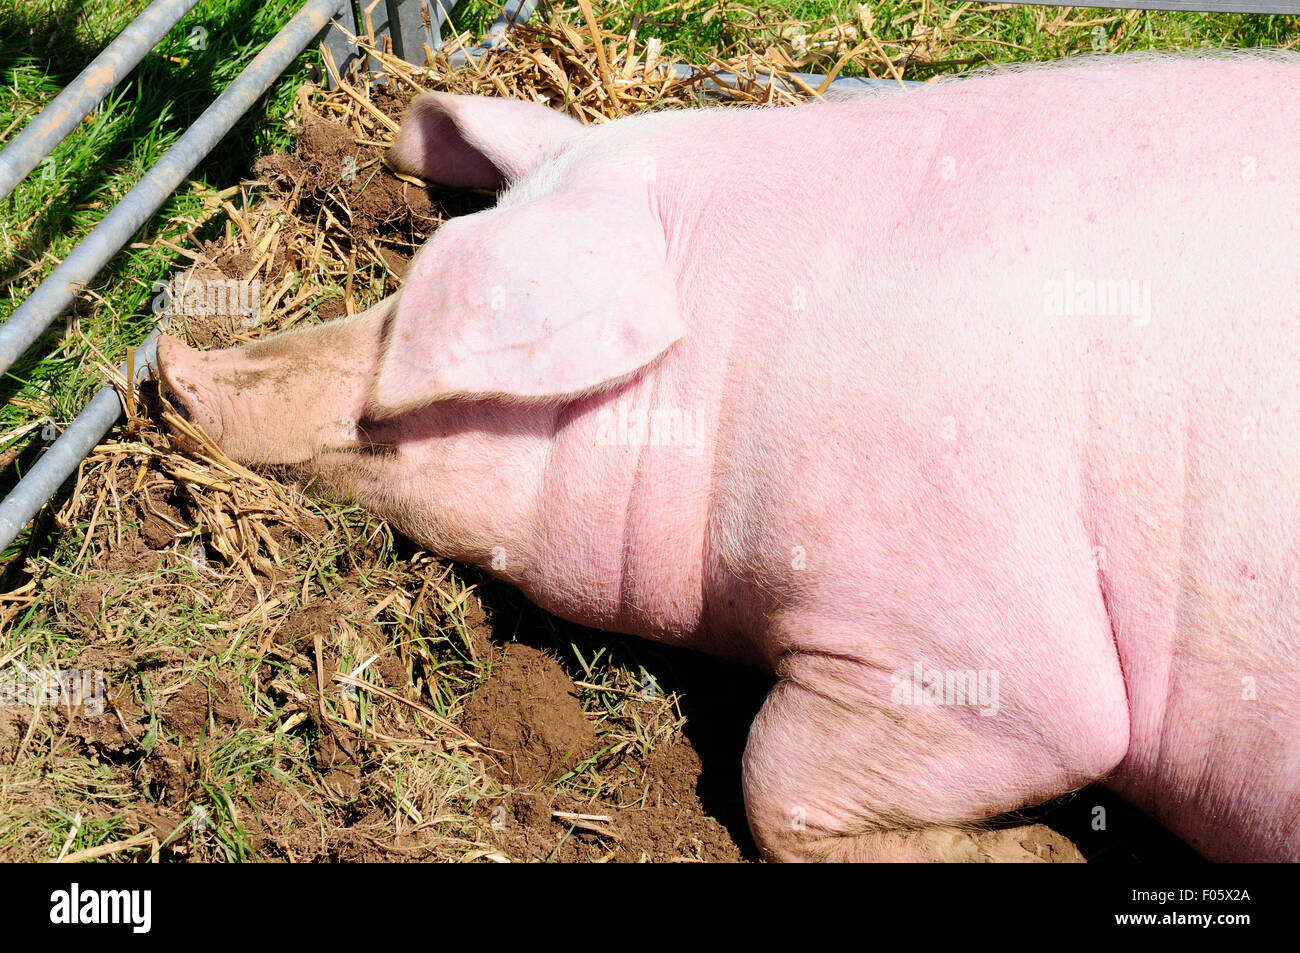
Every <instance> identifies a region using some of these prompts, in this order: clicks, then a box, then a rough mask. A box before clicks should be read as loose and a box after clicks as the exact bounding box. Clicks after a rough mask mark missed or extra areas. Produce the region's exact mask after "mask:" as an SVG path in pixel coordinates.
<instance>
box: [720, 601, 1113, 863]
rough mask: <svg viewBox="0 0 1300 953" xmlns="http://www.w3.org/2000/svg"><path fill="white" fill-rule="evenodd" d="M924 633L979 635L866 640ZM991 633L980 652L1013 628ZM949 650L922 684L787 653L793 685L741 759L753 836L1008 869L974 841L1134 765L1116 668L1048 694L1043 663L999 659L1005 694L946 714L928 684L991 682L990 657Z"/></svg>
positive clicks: (1108, 664) (821, 856)
mask: <svg viewBox="0 0 1300 953" xmlns="http://www.w3.org/2000/svg"><path fill="white" fill-rule="evenodd" d="M1019 621H1020V622H1021V623H1022V624H1023V623H1024V621H1025V620H1024V619H1020V620H1019ZM840 624H841V625H842V623H840ZM918 634H920V635H921V636H922V637H923V639H922V641H929V642H930V643H931V644H934V645H944V646H945V647H946V648H949V649H950V648H951V647H952V646H954V645H956V646H961V645H962V644H963V643H965V642H966V641H967V640H966V638H965V636H966V635H975V634H974V633H968V634H963V633H945V634H944V636H943V639H942V640H941V639H940V638H939V637H938V635H939V634H938V633H918V632H917V631H916V630H915V629H914V628H912V627H910V626H906V625H904V626H900V627H899V628H898V629H897V630H895V631H893V632H891V631H889V630H888V627H885V626H881V627H880V630H879V631H874V632H870V631H869V632H865V633H862V634H860V638H861V639H862V641H863V642H866V643H867V644H873V645H877V646H890V645H898V644H900V641H902V640H911V639H914V638H915V637H916V636H917V635H918ZM1021 635H1022V637H1028V633H1025V632H1023V631H1022V632H1021ZM1092 635H1093V636H1094V638H1091V639H1089V640H1088V641H1090V642H1094V643H1095V642H1096V641H1097V640H1103V641H1104V640H1105V633H1102V632H1097V633H1092ZM978 636H979V638H977V639H974V640H973V642H972V643H971V644H974V645H980V644H981V643H980V640H985V641H987V640H990V639H992V640H996V639H997V638H999V637H1005V636H1006V633H999V632H981V633H979V634H978ZM791 639H792V640H793V641H794V643H796V644H797V643H798V642H799V641H802V642H804V644H809V643H812V644H819V645H822V646H825V645H828V644H836V643H838V642H839V639H838V638H836V637H835V636H830V637H828V636H827V634H826V632H825V631H823V632H821V633H820V634H819V635H817V636H815V637H813V638H804V639H800V638H799V636H798V635H796V634H794V633H793V632H792V633H791ZM883 654H884V655H888V654H889V653H888V652H887V651H886V652H885V653H883ZM947 654H948V659H947V661H945V662H940V663H939V665H934V664H933V659H931V661H930V662H923V663H922V666H921V670H920V673H919V677H918V672H917V671H916V669H915V666H908V665H906V664H901V663H899V662H897V661H889V662H886V663H885V664H883V665H882V664H881V663H882V661H883V659H882V657H881V656H877V657H876V658H874V659H868V660H863V659H855V658H852V657H849V656H846V655H839V654H837V653H835V652H834V651H820V650H814V651H789V652H787V653H786V654H785V655H784V656H783V657H782V658H781V659H780V661H779V663H778V665H777V674H778V675H779V676H780V680H779V682H778V683H777V684H776V685H775V686H774V687H773V689H772V691H771V693H770V694H769V695H768V698H767V700H766V702H765V703H764V705H763V707H762V709H761V710H760V712H759V714H758V717H757V718H756V719H755V722H754V725H753V727H752V728H751V730H750V734H749V741H748V744H747V746H746V749H745V757H744V785H745V803H746V809H747V811H748V814H749V820H750V827H751V829H752V831H753V834H754V839H755V841H756V842H757V844H758V846H759V847H760V849H761V850H762V851H763V853H764V854H765V855H766V856H767V857H769V858H771V859H778V860H845V861H850V860H851V861H954V860H956V861H963V860H964V861H979V860H986V859H992V858H993V857H995V856H997V857H998V859H1007V858H1006V855H1005V853H1002V852H1001V851H999V850H998V842H999V835H998V833H997V832H992V831H989V832H986V833H980V834H977V835H976V836H975V837H974V838H972V836H971V833H970V832H972V831H980V830H981V824H982V822H984V821H987V820H989V819H991V818H994V817H996V816H998V815H1001V814H1005V813H1007V812H1009V811H1014V810H1018V809H1021V808H1024V807H1027V806H1032V805H1036V804H1040V803H1042V802H1044V801H1047V800H1049V799H1051V798H1053V797H1057V796H1060V795H1062V794H1066V793H1068V792H1070V791H1072V790H1075V789H1077V788H1079V787H1082V786H1084V785H1086V784H1090V783H1093V782H1095V781H1097V780H1100V779H1101V778H1103V777H1104V776H1105V775H1106V774H1107V773H1108V772H1109V771H1110V770H1111V769H1113V768H1114V767H1115V766H1116V765H1117V764H1118V763H1119V762H1120V760H1121V759H1122V758H1123V755H1124V752H1125V749H1126V746H1127V738H1128V720H1127V708H1126V706H1125V704H1124V692H1123V681H1122V678H1121V677H1120V674H1119V670H1118V661H1117V660H1115V659H1110V660H1106V659H1104V658H1103V659H1099V660H1098V665H1097V667H1095V668H1093V670H1092V671H1093V672H1094V675H1093V676H1092V677H1091V679H1090V682H1089V684H1086V685H1075V686H1072V687H1071V688H1069V689H1066V690H1064V691H1054V690H1052V689H1048V690H1047V691H1042V690H1040V688H1039V687H1038V686H1037V685H1036V684H1035V681H1034V679H1035V677H1037V676H1038V675H1039V673H1037V672H1035V671H1034V670H1033V669H1034V668H1035V667H1036V664H1035V662H1033V661H1030V660H1021V664H1020V666H1019V667H1018V666H1017V665H1016V662H1015V660H1014V659H1011V660H1005V659H1004V660H1002V661H1000V662H997V663H994V664H996V665H999V666H1000V667H1001V669H1002V670H1001V676H1002V678H1001V684H1000V685H999V686H998V688H999V691H998V692H997V693H996V696H995V697H993V698H989V697H984V698H982V699H981V697H980V696H979V693H978V690H977V693H976V695H975V696H974V697H970V698H964V699H963V698H957V699H955V701H956V703H954V698H953V697H952V695H951V693H950V694H949V695H948V697H947V698H946V699H944V700H943V701H942V703H939V704H934V703H933V696H931V700H930V701H927V700H926V699H925V697H924V695H925V686H926V684H927V683H926V678H927V677H931V678H932V677H933V676H935V675H939V676H941V677H942V676H943V675H944V674H945V673H961V675H963V676H964V675H965V673H967V672H972V671H973V672H975V675H976V679H977V680H978V678H979V675H980V671H979V670H980V668H981V664H980V662H978V661H976V660H975V659H974V658H972V657H970V656H966V657H963V653H962V652H961V651H960V649H959V650H958V651H957V652H955V653H953V652H948V653H947ZM1026 662H1028V664H1025V663H1026ZM893 665H899V668H898V669H893V668H892V666H893ZM984 665H985V666H987V665H988V663H987V662H985V663H984ZM940 666H943V667H940ZM967 666H970V667H969V668H967ZM1048 681H1052V679H1048ZM929 684H930V686H931V687H934V684H935V683H933V682H930V683H929ZM958 691H959V693H960V689H958ZM981 702H983V703H984V705H983V708H982V709H981ZM1003 847H1005V845H1003ZM1023 859H1026V860H1030V859H1033V858H1031V857H1029V856H1028V855H1026V856H1025V857H1024V858H1023Z"/></svg>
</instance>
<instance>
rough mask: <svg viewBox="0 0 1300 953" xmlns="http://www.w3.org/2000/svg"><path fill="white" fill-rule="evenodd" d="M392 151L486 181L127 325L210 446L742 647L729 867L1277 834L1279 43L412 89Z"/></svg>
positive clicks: (1240, 850) (677, 631) (1285, 617)
mask: <svg viewBox="0 0 1300 953" xmlns="http://www.w3.org/2000/svg"><path fill="white" fill-rule="evenodd" d="M391 157H392V159H393V162H394V164H395V166H396V167H397V168H399V169H401V170H403V171H406V172H409V173H412V174H415V175H419V176H422V177H424V178H426V179H429V180H432V181H435V182H441V183H445V184H447V185H451V186H478V187H484V186H486V187H490V188H502V189H504V191H502V193H501V196H500V200H499V202H498V203H497V205H496V206H495V207H494V208H492V209H490V210H488V211H484V212H480V213H478V214H475V215H467V216H465V217H463V218H459V219H456V220H454V221H452V222H450V223H448V224H447V225H445V226H444V227H443V228H442V229H441V230H440V231H439V232H438V233H437V234H436V235H435V236H434V237H433V238H432V239H431V240H430V241H429V242H428V243H427V244H426V245H425V246H424V248H423V249H422V250H421V251H420V253H419V254H418V255H417V256H416V258H415V259H414V261H413V262H412V264H411V266H410V269H409V272H408V274H407V276H406V279H405V286H404V288H403V290H402V291H401V292H400V293H399V294H396V295H394V296H392V297H391V298H389V299H387V300H386V301H384V302H382V303H381V304H379V305H377V306H376V307H374V308H372V309H370V310H369V311H367V312H365V313H363V314H359V315H357V316H355V317H352V318H348V319H346V320H340V321H336V322H331V323H328V324H325V325H322V326H318V327H313V328H310V329H307V330H301V331H295V332H292V333H287V334H284V335H282V336H276V337H272V338H269V339H267V340H265V341H262V342H259V343H255V344H251V345H248V346H245V347H241V348H235V349H230V350H224V351H216V352H210V353H199V352H197V351H195V350H193V349H191V348H189V347H187V346H185V345H184V344H182V343H180V342H179V341H176V340H172V339H164V340H163V342H162V343H161V345H160V348H159V358H160V364H161V370H162V376H163V380H164V381H165V383H166V386H167V387H168V388H169V390H170V391H171V392H172V393H173V394H174V395H175V396H176V398H177V399H178V400H179V401H180V402H181V403H182V404H183V405H184V406H185V407H186V408H187V409H188V412H189V413H190V414H191V416H192V418H193V419H194V420H195V421H196V422H198V423H199V424H201V425H202V426H203V427H204V428H205V429H206V430H207V431H208V432H209V433H210V434H211V435H212V436H213V437H214V438H215V439H216V440H217V441H218V442H219V444H220V445H221V446H222V447H223V448H224V449H225V450H226V451H227V452H228V453H229V454H230V455H231V456H232V457H234V458H236V459H238V460H241V461H245V462H249V463H285V464H300V465H302V467H303V468H304V470H305V471H306V472H310V473H312V474H315V475H318V477H319V480H320V481H321V484H322V485H323V486H324V487H325V488H326V489H327V490H328V491H329V492H333V493H337V494H342V495H346V496H348V497H350V498H352V499H355V500H356V501H357V502H359V503H360V504H362V505H364V506H366V507H368V508H370V509H372V510H373V511H375V512H376V513H378V514H380V515H382V516H383V517H385V518H387V519H389V520H390V521H391V522H392V523H393V525H394V526H396V527H398V528H399V529H401V530H402V531H403V532H405V533H407V534H408V535H409V536H410V537H411V538H412V539H413V540H415V541H417V542H418V543H419V544H421V545H423V546H426V547H429V548H430V549H432V550H433V551H435V552H438V553H441V554H443V555H445V556H447V557H450V558H454V559H458V560H464V561H467V562H470V563H475V564H477V565H480V566H483V567H484V568H486V569H488V570H489V571H491V572H493V573H494V574H496V575H497V576H499V577H501V578H502V579H505V580H508V581H509V582H511V583H513V584H515V585H517V586H518V587H519V588H520V589H521V590H522V591H523V592H524V593H525V594H526V595H528V596H529V597H530V598H531V599H533V600H535V601H536V602H537V603H538V604H539V605H541V606H542V607H544V608H545V609H547V610H549V611H551V612H553V613H555V614H557V615H560V616H563V617H565V618H568V619H572V620H575V621H577V622H580V623H583V624H585V625H589V626H594V627H597V628H601V629H606V630H609V631H616V632H627V633H634V634H637V635H642V636H646V637H649V638H652V639H658V640H661V641H664V642H670V643H674V644H681V645H690V646H695V647H698V648H701V649H705V650H708V651H711V652H715V653H719V654H721V655H725V656H729V657H732V658H735V659H739V660H743V661H746V662H750V663H754V664H757V665H761V666H763V667H766V668H767V669H769V670H771V671H772V672H774V673H775V675H776V676H777V677H778V681H777V683H776V685H775V687H774V688H773V689H772V691H771V694H770V695H769V696H768V698H767V701H766V703H765V704H764V705H763V708H762V710H761V711H760V713H759V715H758V717H757V719H756V721H755V722H754V725H753V727H752V729H751V731H750V735H749V742H748V746H747V748H746V751H745V757H744V766H743V777H744V793H745V802H746V807H747V811H748V815H749V821H750V825H751V828H752V831H753V834H754V837H755V839H756V841H757V843H758V845H759V847H760V848H761V849H762V851H763V852H764V854H765V855H766V856H768V857H771V858H781V859H794V858H834V859H861V860H892V859H943V858H946V857H948V856H950V850H951V846H952V845H953V844H954V843H955V842H956V840H957V838H956V837H955V832H956V831H959V830H967V829H971V828H975V827H978V826H979V825H980V823H981V822H982V821H984V820H986V819H988V818H991V817H994V816H995V815H999V814H1002V813H1004V812H1008V811H1013V810H1016V809H1019V808H1023V807H1025V806H1027V805H1034V804H1038V803H1041V802H1043V801H1045V800H1047V799H1049V798H1052V797H1054V796H1057V795H1061V794H1063V793H1066V792H1069V791H1072V790H1075V789H1077V788H1079V787H1081V786H1083V785H1087V784H1089V783H1092V782H1095V781H1105V782H1106V783H1107V784H1108V785H1110V786H1111V787H1112V788H1113V789H1115V790H1116V791H1118V792H1119V793H1120V794H1122V795H1124V796H1125V797H1127V798H1128V799H1130V800H1131V801H1133V802H1134V803H1135V804H1137V805H1139V806H1140V807H1142V808H1144V809H1145V810H1147V811H1149V812H1151V813H1152V814H1154V815H1156V816H1157V817H1158V818H1159V819H1160V820H1161V821H1162V822H1164V823H1165V824H1166V825H1167V826H1168V827H1169V828H1170V829H1172V830H1173V831H1174V832H1175V833H1177V834H1179V835H1180V836H1182V837H1183V838H1185V839H1186V840H1187V841H1188V842H1189V843H1190V844H1192V845H1193V846H1195V847H1196V848H1197V849H1198V850H1200V851H1201V852H1202V853H1204V854H1205V855H1206V856H1208V857H1211V858H1216V859H1222V860H1235V859H1254V860H1283V859H1285V860H1293V861H1294V860H1300V277H1297V276H1298V274H1300V273H1298V272H1297V262H1300V224H1297V223H1298V222H1300V57H1295V56H1283V55H1276V56H1241V57H1234V58H1209V59H1188V58H1169V57H1160V58H1144V57H1138V58H1127V57H1126V58H1118V59H1103V60H1098V61H1088V62H1084V63H1078V62H1074V63H1068V64H1066V65H1064V66H1062V67H1058V68H1050V69H1039V70H1028V71H1024V72H1017V73H1010V74H1004V75H991V76H988V75H986V76H982V77H976V78H969V79H960V80H955V81H950V82H944V83H939V84H936V85H933V86H931V87H928V88H925V89H922V90H919V91H916V92H910V93H905V94H903V93H900V94H886V95H876V96H866V97H858V98H851V99H848V100H844V101H837V102H827V103H817V104H810V105H804V106H798V107H792V108H750V109H706V110H698V111H673V112H662V113H655V114H649V115H644V116H638V117H636V118H632V119H626V120H619V121H617V122H611V123H608V124H605V125H599V126H595V127H582V126H580V125H579V124H578V123H576V122H575V121H573V120H571V119H569V118H567V117H565V116H563V115H561V114H559V113H558V112H555V111H552V110H549V109H547V108H545V107H542V106H538V105H531V104H525V103H522V102H513V101H506V100H496V99H482V98H472V97H462V96H453V95H447V94H440V93H428V94H425V95H423V96H421V97H420V98H419V99H418V100H417V101H416V102H415V104H414V105H413V106H412V108H411V111H410V113H409V114H408V116H407V118H406V122H405V123H404V125H403V128H402V132H401V134H400V136H399V138H398V140H397V143H396V145H395V146H394V147H393V150H392V154H391Z"/></svg>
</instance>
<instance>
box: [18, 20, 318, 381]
mask: <svg viewBox="0 0 1300 953" xmlns="http://www.w3.org/2000/svg"><path fill="white" fill-rule="evenodd" d="M342 3H343V0H309V2H308V3H307V4H306V5H305V6H303V8H302V9H301V10H300V11H298V13H297V14H296V15H295V16H294V17H293V19H292V20H290V21H289V23H288V25H286V26H285V28H284V29H283V30H281V31H280V32H279V33H278V34H276V36H275V38H274V39H273V40H271V42H270V43H268V44H267V45H266V47H265V48H264V49H263V50H262V52H261V53H259V54H258V55H257V57H256V58H255V59H254V60H253V62H252V63H250V64H249V65H248V67H247V68H246V69H245V70H244V71H243V72H242V73H240V74H239V76H237V77H236V78H235V79H234V81H233V82H231V84H230V85H229V86H228V87H226V89H225V91H224V92H223V93H222V94H221V95H220V96H218V97H217V99H216V101H215V102H213V104H212V105H211V106H209V107H208V108H207V109H206V110H204V112H203V115H202V116H200V117H199V118H198V120H197V121H196V122H195V123H194V125H192V126H191V127H190V128H189V129H188V130H186V132H185V135H183V136H181V138H180V140H179V141H177V143H176V145H174V146H172V147H171V149H169V150H168V151H167V154H166V155H164V156H163V157H162V158H161V159H159V160H158V163H157V164H156V165H155V166H154V167H153V168H152V169H150V170H149V171H148V172H147V173H146V174H145V176H144V178H142V179H141V180H140V181H139V182H137V183H136V184H135V187H134V188H132V189H131V191H130V192H128V193H127V194H126V196H125V197H124V198H123V199H122V201H120V202H118V204H117V205H115V206H114V207H113V210H112V211H111V212H109V213H108V214H107V215H105V216H104V219H103V221H101V222H100V223H99V224H98V225H97V226H95V228H94V230H93V231H91V233H90V234H89V235H87V236H86V237H85V238H84V239H82V241H81V244H79V245H78V246H77V247H76V248H75V249H74V250H73V252H72V254H70V255H68V257H67V258H65V259H64V260H63V262H62V264H60V265H59V266H58V267H57V268H55V269H54V271H53V272H52V273H51V274H50V276H49V277H48V278H46V279H45V280H44V281H43V282H41V284H40V286H39V287H38V288H37V289H36V290H35V291H34V292H32V294H31V296H30V297H28V298H27V300H26V301H24V302H23V303H22V304H21V305H20V306H19V307H18V309H17V310H16V311H14V313H13V314H12V315H11V316H10V318H9V320H8V321H6V322H5V324H4V326H3V327H0V372H2V371H6V370H8V369H9V368H10V367H12V366H13V364H14V362H15V361H17V360H18V359H19V358H20V357H22V355H23V353H24V352H25V351H26V350H27V349H28V348H29V347H31V345H32V343H33V342H34V341H35V340H36V339H37V338H38V337H40V336H41V334H42V333H43V332H44V331H45V329H46V328H47V327H49V325H50V323H51V322H52V321H53V320H54V319H55V318H56V317H58V316H59V314H60V313H61V312H62V311H63V309H64V308H66V307H67V306H68V305H69V304H71V303H72V301H73V299H74V298H75V297H76V296H77V294H78V292H80V291H81V289H82V288H83V287H85V285H86V283H87V282H88V281H90V279H92V278H93V277H95V275H96V274H98V273H99V270H100V269H101V268H103V267H104V266H105V265H106V264H108V262H109V260H110V259H111V258H112V257H113V256H114V255H116V254H117V252H118V250H119V249H120V248H121V247H122V246H123V245H125V244H126V243H127V242H128V241H129V240H130V239H131V236H132V235H134V234H135V233H136V232H137V231H138V230H139V229H140V227H141V226H142V225H144V223H145V222H147V221H148V220H149V216H151V215H152V214H153V213H154V212H155V211H157V209H158V207H159V206H160V205H162V203H163V202H165V201H166V200H167V197H168V196H169V195H171V194H172V192H174V191H175V190H176V189H177V187H179V186H180V184H181V182H183V181H184V179H185V176H186V175H188V174H189V173H190V170H192V169H193V168H194V167H195V166H196V165H198V164H199V162H200V160H202V159H203V157H204V156H206V155H207V154H208V153H209V152H211V151H212V149H213V147H214V146H216V144H217V143H218V142H220V141H221V138H222V137H223V136H224V135H225V134H226V133H227V132H229V131H230V129H231V127H232V126H234V125H235V123H236V122H238V121H239V118H240V117H241V116H243V115H244V113H246V112H247V111H248V110H249V108H250V107H252V105H253V104H254V103H255V102H257V99H258V97H260V96H261V95H262V94H263V93H265V92H266V91H267V89H269V88H270V86H271V84H272V83H273V82H274V81H275V79H276V77H278V76H279V75H280V74H281V73H282V72H284V70H285V69H286V68H287V67H288V65H289V64H290V63H292V62H293V59H294V57H295V56H297V55H298V54H299V53H300V52H301V51H302V50H303V48H304V47H306V46H307V44H309V43H310V42H311V41H312V39H313V38H314V37H316V36H317V35H318V34H319V33H320V32H321V30H322V29H324V27H325V26H326V24H328V23H329V20H330V17H332V16H333V15H334V14H335V13H336V12H337V11H338V10H339V8H340V7H341V6H342Z"/></svg>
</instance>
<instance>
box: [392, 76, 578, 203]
mask: <svg viewBox="0 0 1300 953" xmlns="http://www.w3.org/2000/svg"><path fill="white" fill-rule="evenodd" d="M581 128H582V124H581V123H579V122H578V121H577V120H576V119H572V118H570V117H569V116H566V115H564V113H561V112H557V111H556V110H554V109H550V108H548V107H546V106H542V105H539V104H537V103H527V102H523V101H521V100H517V99H495V98H492V97H489V96H458V95H455V94H452V93H423V94H421V95H420V96H419V97H417V98H416V100H415V101H414V102H413V103H412V104H411V106H410V108H409V109H408V110H407V111H406V117H405V118H404V119H403V120H402V126H401V131H400V132H398V134H397V141H396V142H395V143H393V147H392V149H390V150H389V152H388V163H389V165H391V166H392V167H393V168H394V169H396V170H397V171H398V172H405V173H407V174H408V175H414V176H418V177H419V178H422V179H428V180H429V181H431V182H438V183H441V184H443V185H450V186H455V187H458V188H481V189H499V188H501V187H502V186H504V185H509V184H510V183H511V182H516V181H518V180H519V179H521V178H523V177H524V176H525V175H527V174H528V173H529V172H531V171H532V170H533V169H534V168H536V167H537V165H538V164H539V163H540V162H541V161H542V159H543V158H545V157H546V155H547V154H548V153H549V152H550V151H551V150H552V149H554V148H555V147H556V145H558V144H559V143H560V142H561V141H563V140H564V139H565V138H566V137H567V136H570V135H572V134H573V133H574V132H575V131H577V130H580V129H581Z"/></svg>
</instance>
